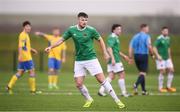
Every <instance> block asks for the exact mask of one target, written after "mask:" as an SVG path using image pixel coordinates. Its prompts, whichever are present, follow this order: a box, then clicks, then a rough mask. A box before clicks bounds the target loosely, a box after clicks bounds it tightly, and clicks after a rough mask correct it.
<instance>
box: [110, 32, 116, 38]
mask: <svg viewBox="0 0 180 112" xmlns="http://www.w3.org/2000/svg"><path fill="white" fill-rule="evenodd" d="M108 37H109V38H116V37H117V35H116V34H114V33H111V34H110V35H109V36H108Z"/></svg>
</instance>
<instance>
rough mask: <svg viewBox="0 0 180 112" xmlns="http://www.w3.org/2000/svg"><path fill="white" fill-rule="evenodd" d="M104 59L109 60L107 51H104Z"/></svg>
mask: <svg viewBox="0 0 180 112" xmlns="http://www.w3.org/2000/svg"><path fill="white" fill-rule="evenodd" d="M104 59H105V60H106V61H109V59H110V56H109V54H108V53H107V52H104Z"/></svg>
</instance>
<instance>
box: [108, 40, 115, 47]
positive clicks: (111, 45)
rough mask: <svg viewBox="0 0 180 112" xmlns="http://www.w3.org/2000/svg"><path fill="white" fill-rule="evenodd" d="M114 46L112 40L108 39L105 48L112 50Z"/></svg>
mask: <svg viewBox="0 0 180 112" xmlns="http://www.w3.org/2000/svg"><path fill="white" fill-rule="evenodd" d="M114 44H115V41H114V39H113V38H108V40H107V46H108V47H111V48H112V47H113V46H114Z"/></svg>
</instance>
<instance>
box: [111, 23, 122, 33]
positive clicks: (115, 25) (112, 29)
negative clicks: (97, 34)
mask: <svg viewBox="0 0 180 112" xmlns="http://www.w3.org/2000/svg"><path fill="white" fill-rule="evenodd" d="M117 27H121V25H120V24H113V25H112V28H111V32H113V31H114V30H115V29H116V28H117Z"/></svg>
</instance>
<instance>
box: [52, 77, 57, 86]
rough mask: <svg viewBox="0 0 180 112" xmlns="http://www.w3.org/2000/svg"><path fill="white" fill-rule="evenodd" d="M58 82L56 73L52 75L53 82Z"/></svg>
mask: <svg viewBox="0 0 180 112" xmlns="http://www.w3.org/2000/svg"><path fill="white" fill-rule="evenodd" d="M57 82H58V75H53V84H54V85H57Z"/></svg>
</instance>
